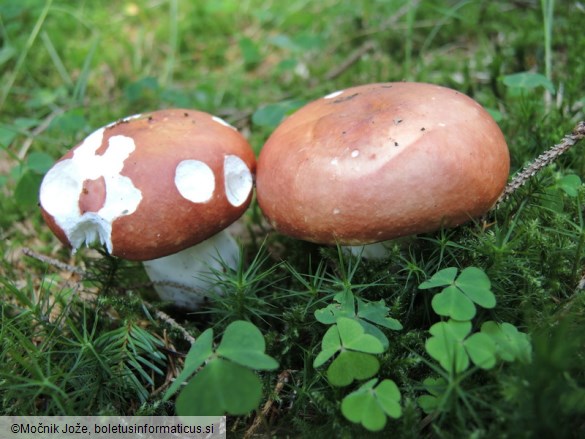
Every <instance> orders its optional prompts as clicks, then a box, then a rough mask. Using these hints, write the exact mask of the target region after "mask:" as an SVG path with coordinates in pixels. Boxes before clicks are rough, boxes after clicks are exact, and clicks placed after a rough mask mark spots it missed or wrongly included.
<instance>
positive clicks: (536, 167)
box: [494, 121, 585, 209]
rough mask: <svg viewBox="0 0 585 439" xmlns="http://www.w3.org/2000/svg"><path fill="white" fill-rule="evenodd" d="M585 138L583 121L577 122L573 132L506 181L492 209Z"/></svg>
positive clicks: (584, 123)
mask: <svg viewBox="0 0 585 439" xmlns="http://www.w3.org/2000/svg"><path fill="white" fill-rule="evenodd" d="M583 138H585V122H584V121H581V122H579V123H578V124H577V125H576V126H575V128H573V132H572V133H571V134H568V135H566V136H565V137H563V140H562V141H561V142H560V143H559V144H557V145H555V146H553V147H552V148H550V149H548V150H547V151H545V152H543V153H542V154H541V155H539V156H538V157H537V158H536V160H534V161H533V162H532V163H530V164H529V165H528V166H526V167H525V168H524V169H522V171H520V172H519V173H517V174H516V175H515V176H514V178H513V179H512V181H511V182H510V183H508V185H507V186H506V189H504V192H503V193H502V195H500V198H498V201H497V202H496V204H495V206H494V209H497V208H498V207H499V206H500V205H501V203H503V202H504V201H506V200H507V199H508V198H509V197H510V196H511V195H512V194H513V193H514V192H516V191H517V190H518V189H519V188H520V187H522V186H523V185H524V184H525V183H526V182H527V181H528V180H530V178H531V177H533V176H534V175H535V174H536V173H537V172H538V171H540V170H541V169H542V168H544V167H546V166H548V165H550V164H551V163H552V162H554V161H555V160H556V159H557V158H558V157H559V156H560V155H561V154H563V153H565V152H567V151H568V150H569V149H570V148H571V147H573V146H574V145H576V144H577V143H579V141H581V140H583Z"/></svg>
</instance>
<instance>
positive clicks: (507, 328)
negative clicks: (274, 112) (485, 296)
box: [481, 321, 532, 363]
mask: <svg viewBox="0 0 585 439" xmlns="http://www.w3.org/2000/svg"><path fill="white" fill-rule="evenodd" d="M481 332H482V333H483V334H486V335H488V336H489V337H490V338H491V339H492V341H493V342H494V343H495V345H496V354H497V355H498V357H500V358H501V359H502V360H504V361H516V360H519V361H521V362H523V363H529V362H530V359H531V357H532V345H531V344H530V339H529V337H528V335H527V334H525V333H523V332H520V331H518V328H516V327H515V326H514V325H511V324H510V323H496V322H493V321H489V322H485V323H484V324H483V325H481Z"/></svg>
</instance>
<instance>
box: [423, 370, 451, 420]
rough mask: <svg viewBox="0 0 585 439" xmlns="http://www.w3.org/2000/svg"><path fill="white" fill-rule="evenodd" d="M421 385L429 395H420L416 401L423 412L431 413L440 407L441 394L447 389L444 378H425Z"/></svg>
mask: <svg viewBox="0 0 585 439" xmlns="http://www.w3.org/2000/svg"><path fill="white" fill-rule="evenodd" d="M423 387H424V388H425V390H426V391H427V392H429V395H421V396H419V397H418V398H417V399H416V402H417V403H418V405H419V406H420V408H421V409H422V410H423V411H424V412H425V413H432V412H434V411H436V410H439V409H440V408H441V402H442V401H441V400H442V396H443V395H444V394H445V392H446V391H447V380H445V378H425V380H424V381H423Z"/></svg>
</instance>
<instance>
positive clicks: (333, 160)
mask: <svg viewBox="0 0 585 439" xmlns="http://www.w3.org/2000/svg"><path fill="white" fill-rule="evenodd" d="M331 164H332V165H333V166H337V165H338V164H339V162H338V160H337V157H335V158H334V159H332V160H331Z"/></svg>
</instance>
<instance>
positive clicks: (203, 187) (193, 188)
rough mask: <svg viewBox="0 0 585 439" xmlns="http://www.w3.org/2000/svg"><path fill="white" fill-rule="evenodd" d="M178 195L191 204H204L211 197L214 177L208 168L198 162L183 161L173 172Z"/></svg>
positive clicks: (213, 188)
mask: <svg viewBox="0 0 585 439" xmlns="http://www.w3.org/2000/svg"><path fill="white" fill-rule="evenodd" d="M175 185H176V186H177V189H178V190H179V193H180V194H181V195H182V196H183V197H184V198H186V199H187V200H189V201H192V202H193V203H205V202H207V201H209V200H210V199H211V197H212V196H213V191H214V190H215V176H214V175H213V171H212V170H211V168H210V167H209V166H207V165H206V164H205V163H203V162H201V161H199V160H183V161H182V162H181V163H179V164H178V165H177V169H176V170H175Z"/></svg>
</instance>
